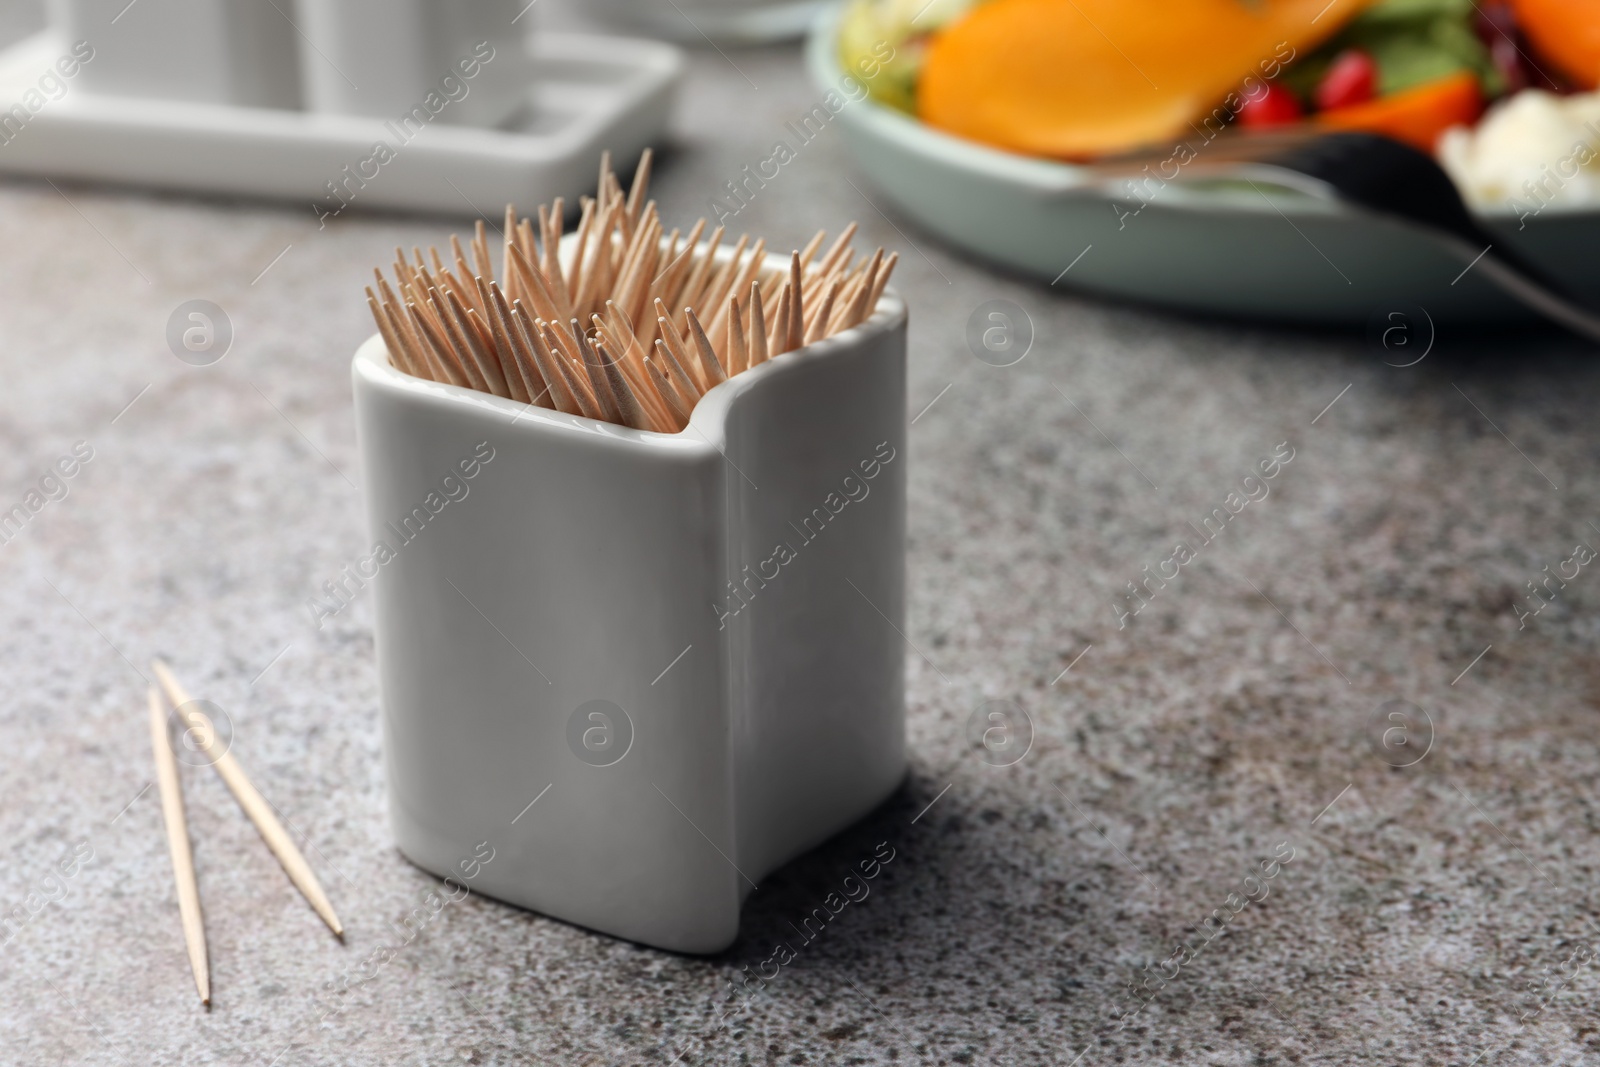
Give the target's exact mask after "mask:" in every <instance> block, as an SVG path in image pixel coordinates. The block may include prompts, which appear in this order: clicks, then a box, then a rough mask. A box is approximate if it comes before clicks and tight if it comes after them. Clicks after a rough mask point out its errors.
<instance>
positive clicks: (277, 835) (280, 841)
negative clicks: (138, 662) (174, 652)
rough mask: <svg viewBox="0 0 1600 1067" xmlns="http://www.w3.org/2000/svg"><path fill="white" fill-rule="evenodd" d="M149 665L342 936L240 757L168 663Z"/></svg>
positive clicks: (299, 885)
mask: <svg viewBox="0 0 1600 1067" xmlns="http://www.w3.org/2000/svg"><path fill="white" fill-rule="evenodd" d="M150 668H151V669H152V670H153V671H155V674H156V680H157V681H159V682H160V683H161V688H162V689H164V690H165V691H166V694H167V700H169V701H170V702H171V703H172V706H173V707H174V708H175V709H177V712H178V718H179V719H181V720H182V721H183V724H184V725H185V726H186V727H187V728H188V729H189V730H191V731H192V732H193V734H194V736H195V738H196V739H197V741H198V743H199V745H200V750H201V751H202V752H204V753H205V754H206V755H207V756H208V757H210V759H211V766H213V767H214V768H216V771H217V773H218V774H219V775H221V776H222V780H223V782H225V783H226V784H227V786H228V789H229V790H230V791H231V792H232V793H233V797H234V799H235V800H237V801H238V802H239V806H240V807H241V808H243V809H244V813H245V814H246V815H247V816H249V818H250V821H251V822H253V823H255V824H256V829H257V830H258V831H260V833H261V838H262V840H263V841H265V842H266V843H267V847H268V848H269V849H271V850H272V854H273V855H274V856H277V857H278V862H279V863H281V864H282V865H283V870H284V873H286V874H287V875H288V876H289V880H290V881H291V882H293V883H294V885H295V888H296V889H298V890H300V892H301V894H302V895H303V896H304V897H305V898H306V900H307V901H308V902H309V903H310V904H311V906H312V908H314V909H315V910H316V913H317V914H318V915H320V916H322V921H323V922H325V923H327V924H328V928H329V929H331V930H332V931H333V932H334V934H336V935H337V936H339V937H343V936H344V926H343V925H342V924H341V923H340V922H339V917H338V916H337V915H335V914H334V913H333V905H332V904H330V903H329V902H328V894H326V893H324V892H323V891H322V884H321V883H320V882H318V881H317V876H316V875H315V874H313V873H311V865H310V864H308V863H307V862H306V858H305V857H304V856H302V855H301V854H300V850H299V849H298V848H295V846H294V841H293V839H292V838H290V837H289V832H288V831H287V830H285V829H284V828H283V824H282V823H280V822H279V821H278V820H277V817H276V816H274V815H273V814H272V805H271V804H269V803H267V798H266V797H264V796H262V795H261V793H260V792H259V791H258V790H257V789H256V787H255V786H253V785H251V784H250V779H249V778H248V777H247V776H246V775H245V773H244V769H243V768H242V767H240V766H239V761H238V760H236V759H234V758H233V753H231V752H228V751H226V750H225V749H223V748H222V747H221V746H220V745H218V744H217V731H216V727H215V726H213V725H212V723H211V720H210V719H209V718H207V716H206V714H205V713H204V712H203V711H201V710H199V709H198V708H196V707H195V706H194V705H193V704H192V703H191V702H190V700H189V694H188V693H187V692H186V691H185V690H184V688H183V686H182V685H181V684H180V683H179V682H178V679H177V678H175V677H174V676H173V674H172V671H170V670H169V669H168V668H167V665H166V664H165V663H163V662H161V661H160V660H155V661H154V662H152V663H151V664H150Z"/></svg>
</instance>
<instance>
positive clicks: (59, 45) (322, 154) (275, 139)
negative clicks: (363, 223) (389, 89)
mask: <svg viewBox="0 0 1600 1067" xmlns="http://www.w3.org/2000/svg"><path fill="white" fill-rule="evenodd" d="M527 49H528V51H527V55H526V57H524V58H525V61H526V65H527V69H528V79H529V85H528V100H529V107H528V109H527V111H526V113H525V119H524V121H522V122H521V123H520V124H518V125H517V126H516V127H515V128H511V129H482V128H476V127H471V126H461V125H449V124H446V123H443V122H439V121H434V122H432V123H430V124H429V125H428V126H426V127H425V128H422V129H420V130H419V131H416V132H415V133H413V134H412V138H411V139H410V140H409V141H403V140H402V139H401V138H400V137H399V136H397V134H396V131H395V129H394V127H393V126H392V125H391V123H390V121H389V120H385V119H372V118H361V117H350V116H341V115H330V114H316V113H311V112H304V111H287V110H274V109H269V108H248V107H232V106H227V105H215V104H200V103H182V102H170V101H164V100H148V99H132V98H120V97H110V96H104V95H96V94H94V93H91V92H87V91H84V90H83V89H82V88H81V87H80V86H78V85H76V84H74V83H73V82H71V81H67V82H66V83H65V84H66V86H67V90H66V92H65V94H64V95H61V96H60V98H59V99H53V100H47V101H46V102H45V103H44V104H43V106H42V107H40V108H39V109H38V110H37V111H35V112H34V113H33V114H31V115H30V116H29V117H28V121H27V123H26V124H25V125H24V126H23V127H22V129H21V130H20V132H17V133H15V135H14V136H11V137H10V139H9V141H7V142H6V143H5V144H3V145H0V172H6V173H12V174H29V175H48V176H50V177H53V178H74V179H84V180H93V181H115V182H127V183H132V184H137V185H151V186H159V187H163V188H168V189H178V190H182V191H185V192H207V193H227V194H244V195H249V196H262V197H269V198H273V199H285V200H300V201H303V202H304V203H306V204H307V205H308V210H316V207H314V206H313V205H321V207H322V209H323V210H333V209H337V208H339V206H340V203H341V201H340V200H338V199H335V198H334V197H333V196H332V195H331V193H330V190H329V188H328V185H327V183H329V182H333V181H336V180H340V179H342V178H343V177H344V176H345V175H346V173H347V172H346V170H345V168H346V167H350V168H357V167H359V166H360V165H361V164H362V162H363V161H365V160H369V159H372V158H373V157H374V145H375V144H376V143H377V142H380V141H381V142H384V143H385V144H387V145H389V146H391V148H392V149H393V153H392V158H391V159H388V160H387V161H384V162H381V163H379V164H377V165H375V166H372V165H369V166H368V167H367V168H366V169H367V172H368V173H372V172H373V171H374V170H375V171H376V173H375V174H373V176H372V177H371V178H370V179H369V180H365V181H364V182H363V183H362V184H361V185H360V187H359V188H357V187H356V185H355V184H354V183H350V184H347V185H346V189H347V190H350V192H349V194H348V195H347V198H346V199H347V200H348V203H349V206H350V207H351V208H401V209H408V210H426V211H437V212H446V213H456V212H459V213H461V214H470V215H476V214H478V213H479V212H480V211H481V212H486V213H488V214H489V215H490V216H491V217H493V216H496V215H498V214H499V212H500V211H501V210H503V208H504V206H505V205H506V204H507V203H520V204H533V203H538V202H542V201H547V200H549V199H551V198H552V197H554V196H557V195H565V196H569V197H570V196H572V195H573V194H575V193H578V192H580V191H582V190H584V189H587V188H589V187H590V186H592V185H593V179H594V170H595V165H596V161H597V160H598V159H599V156H600V153H601V151H602V150H606V149H609V150H610V151H611V152H612V153H613V154H615V155H616V156H617V157H618V159H619V160H627V159H630V158H632V157H634V156H636V155H637V154H638V153H639V152H640V151H641V150H642V149H643V148H645V147H646V146H647V145H649V144H651V143H652V142H655V141H657V140H659V138H660V136H661V134H662V132H663V131H664V130H665V128H666V123H667V118H668V115H669V113H670V110H671V107H672V98H673V94H674V90H675V88H676V86H677V83H678V80H679V75H680V73H681V70H682V66H683V61H682V56H681V54H680V53H679V52H678V51H677V49H675V48H673V47H672V46H670V45H664V44H658V43H655V42H650V41H636V40H629V39H623V38H616V37H596V36H584V35H574V34H553V33H540V34H535V35H533V36H532V37H530V39H529V42H528V45H527ZM67 51H68V43H67V42H66V41H65V40H63V39H62V38H60V37H58V36H57V35H55V34H54V33H51V32H46V33H41V34H39V35H37V36H35V37H31V38H29V39H27V40H25V41H22V42H20V43H19V44H16V45H14V46H12V47H11V48H8V49H6V50H5V51H4V52H0V100H4V101H16V100H20V99H22V98H23V96H24V94H25V93H27V92H28V90H30V89H37V87H38V84H39V79H40V76H41V75H43V74H45V73H46V72H48V71H50V70H51V68H52V66H53V65H54V64H55V62H56V60H57V59H58V58H59V57H60V56H62V55H64V54H65V53H66V52H67ZM508 61H509V59H508ZM398 117H399V115H398V109H397V114H396V119H398ZM8 132H9V131H8ZM319 213H320V212H319Z"/></svg>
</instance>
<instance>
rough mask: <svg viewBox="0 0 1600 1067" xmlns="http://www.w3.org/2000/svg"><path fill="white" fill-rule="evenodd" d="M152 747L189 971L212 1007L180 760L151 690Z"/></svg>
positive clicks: (202, 997)
mask: <svg viewBox="0 0 1600 1067" xmlns="http://www.w3.org/2000/svg"><path fill="white" fill-rule="evenodd" d="M150 747H151V749H152V750H153V751H154V752H155V758H156V782H157V788H158V789H159V791H160V793H161V818H162V820H163V821H164V822H165V823H166V824H167V852H168V853H169V854H170V855H171V856H172V878H173V881H174V882H176V883H177V886H178V915H179V917H180V918H181V919H182V920H183V940H184V943H185V944H186V945H187V946H188V947H189V969H190V970H192V971H193V972H194V987H195V990H196V991H197V992H198V993H199V994H200V1003H202V1004H204V1005H206V1006H208V1007H209V1006H210V1004H211V966H210V963H209V962H208V961H207V959H206V928H205V923H204V922H203V921H202V919H201V915H200V887H199V885H198V884H196V882H195V877H194V854H193V853H192V852H191V851H190V849H189V824H188V821H187V820H186V819H185V818H184V814H183V789H182V787H181V786H180V785H179V784H178V761H177V759H176V758H174V757H173V755H172V740H171V738H169V737H168V736H167V716H166V711H165V710H164V709H163V707H162V704H161V694H159V693H157V692H156V689H155V686H151V687H150Z"/></svg>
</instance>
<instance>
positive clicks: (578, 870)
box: [352, 261, 907, 953]
mask: <svg viewBox="0 0 1600 1067" xmlns="http://www.w3.org/2000/svg"><path fill="white" fill-rule="evenodd" d="M772 265H773V266H774V267H778V266H781V264H779V263H777V261H774V262H773V264H772ZM905 329H906V311H905V307H904V305H903V304H902V302H901V301H900V299H899V297H898V296H896V295H895V294H894V293H893V292H892V291H891V292H886V293H885V294H884V296H883V298H882V300H881V301H880V302H879V304H878V307H877V309H876V310H875V312H874V314H873V315H872V316H871V318H870V319H869V320H868V321H867V322H865V323H863V324H862V325H861V326H858V327H856V328H854V329H852V330H849V331H847V332H845V333H842V334H839V335H836V336H834V337H831V338H829V339H827V340H824V341H821V342H819V343H816V344H813V345H810V346H808V347H806V348H804V349H801V350H798V351H796V352H791V353H788V354H785V355H782V356H779V357H777V358H776V359H773V360H771V361H770V362H768V363H765V364H763V365H761V366H758V367H756V368H754V369H752V370H750V371H747V372H745V373H743V374H739V375H736V376H734V377H733V378H731V379H729V380H728V381H727V382H725V383H723V384H722V385H719V386H717V387H716V388H714V389H713V390H711V391H710V392H708V393H707V394H706V395H705V397H704V398H702V399H701V401H700V402H699V404H698V406H697V407H696V408H695V409H694V412H693V416H692V418H691V420H690V423H689V425H688V427H687V428H685V429H684V430H683V431H682V432H680V433H677V434H670V435H669V434H658V433H649V432H644V431H639V430H633V429H629V428H626V427H622V426H616V425H612V424H608V423H600V422H595V421H593V420H590V419H585V418H581V417H578V416H571V415H563V414H560V413H558V412H554V411H550V410H547V409H544V408H531V407H529V406H527V405H524V404H520V403H517V402H515V401H511V400H506V399H501V398H497V397H494V396H490V395H488V394H485V393H480V392H474V391H471V390H467V389H462V388H457V387H454V386H450V385H442V384H436V383H432V382H426V381H422V380H419V379H417V378H413V377H410V376H408V375H405V374H403V373H401V372H400V371H398V370H396V369H395V368H394V367H392V366H391V365H390V364H389V362H388V358H387V352H386V350H385V348H384V346H383V342H382V340H381V339H380V338H378V337H374V338H372V339H371V340H369V341H368V342H367V343H366V344H365V345H363V346H362V347H361V349H360V350H359V351H358V352H357V353H356V356H355V361H354V366H353V370H352V374H353V378H354V385H355V402H356V418H357V431H358V435H359V438H360V448H361V455H362V470H363V480H364V482H365V485H364V489H365V496H366V504H367V512H368V518H369V522H370V526H371V532H372V537H373V539H374V541H378V542H383V543H384V546H385V547H384V549H383V550H380V549H379V548H378V546H377V545H374V553H375V554H378V553H380V552H381V554H382V555H383V556H384V557H385V560H386V561H385V562H382V563H381V564H375V566H377V568H378V571H379V573H378V576H377V578H376V579H375V585H376V628H377V658H378V670H379V682H380V688H381V692H382V701H383V722H384V745H385V749H384V759H385V763H386V770H387V775H388V782H389V797H390V816H391V821H392V824H393V827H394V832H395V836H396V839H397V841H398V843H399V846H400V849H401V851H402V852H404V853H405V855H406V856H408V857H409V858H410V859H411V860H412V861H413V862H415V863H416V864H417V865H419V866H421V867H423V868H424V869H426V870H429V871H432V872H435V873H437V874H439V875H441V876H445V875H454V876H456V877H458V878H459V877H460V873H459V872H460V870H461V867H460V865H461V864H462V863H463V862H470V861H471V860H472V859H473V857H474V856H475V855H476V854H478V853H477V850H478V849H479V846H480V844H481V843H483V842H487V843H488V845H489V847H490V848H492V850H493V855H494V859H493V861H492V862H490V863H486V864H483V865H482V867H481V870H479V871H478V873H477V876H476V878H475V880H474V881H473V883H472V888H473V889H474V890H475V891H478V892H482V893H485V894H487V895H489V896H492V897H497V898H499V899H501V900H505V901H509V902H511V903H513V904H518V905H521V906H523V907H526V908H531V909H533V910H536V911H539V912H543V913H545V914H547V915H551V916H554V917H556V918H558V919H563V920H566V921H568V922H572V923H576V924H578V925H581V926H585V927H589V928H592V929H595V930H599V931H602V932H604V933H607V934H612V935H615V936H617V937H622V938H627V939H629V940H632V941H637V942H642V943H644V944H647V945H653V946H657V947H660V948H665V949H672V950H676V951H681V952H695V953H708V952H715V951H717V950H720V949H722V948H724V947H726V946H727V945H729V944H730V943H731V942H732V941H733V940H734V938H735V936H736V935H737V933H738V928H739V908H740V904H741V902H742V901H743V900H744V898H745V896H746V895H747V894H748V893H749V892H750V891H751V890H752V889H753V888H754V887H755V886H756V885H757V884H758V883H759V881H760V880H761V879H762V878H763V877H764V876H765V875H766V874H768V873H769V872H771V871H772V870H773V869H774V868H776V867H778V866H779V865H781V864H783V863H785V862H787V861H788V860H790V859H792V858H793V857H795V856H797V855H799V854H801V853H803V852H805V851H807V850H808V849H811V848H812V847H814V846H816V845H818V844H819V843H821V842H822V841H824V840H825V839H827V838H828V837H829V836H831V835H833V834H834V833H836V832H838V831H839V830H841V829H843V828H844V827H846V826H848V825H849V824H850V823H852V822H854V821H856V820H857V819H859V818H861V817H862V816H863V815H865V814H866V813H867V812H868V811H870V810H871V809H872V808H873V807H874V806H876V805H877V804H879V803H880V802H881V801H882V800H884V799H885V798H886V797H887V796H888V795H889V794H890V793H891V792H893V790H894V789H895V788H896V786H897V785H898V783H899V782H900V781H901V779H902V777H903V776H904V772H905V750H904V689H903V686H904V680H903V664H904V651H903V638H902V637H901V633H902V631H903V630H904V605H905V519H906V512H905V508H906V498H905V486H906V463H907V457H906V413H905V337H906V334H905Z"/></svg>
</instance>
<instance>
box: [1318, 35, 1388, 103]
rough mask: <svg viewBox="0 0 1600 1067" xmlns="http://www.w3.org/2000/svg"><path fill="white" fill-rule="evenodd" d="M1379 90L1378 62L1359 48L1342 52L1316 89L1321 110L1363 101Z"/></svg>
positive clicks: (1369, 98)
mask: <svg viewBox="0 0 1600 1067" xmlns="http://www.w3.org/2000/svg"><path fill="white" fill-rule="evenodd" d="M1377 93H1378V65H1377V64H1376V63H1374V62H1373V61H1372V57H1371V56H1369V55H1367V53H1365V52H1363V51H1361V49H1359V48H1348V49H1346V50H1345V51H1343V52H1340V53H1339V55H1338V58H1336V59H1335V60H1334V61H1333V65H1332V66H1330V67H1329V68H1328V73H1326V74H1324V75H1323V76H1322V82H1321V84H1319V85H1318V86H1317V91H1316V93H1315V96H1316V101H1317V107H1318V109H1319V110H1322V111H1332V110H1333V109H1334V108H1339V107H1350V106H1351V105H1353V104H1364V103H1366V102H1367V101H1368V100H1371V99H1372V98H1373V97H1374V96H1376V95H1377Z"/></svg>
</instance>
